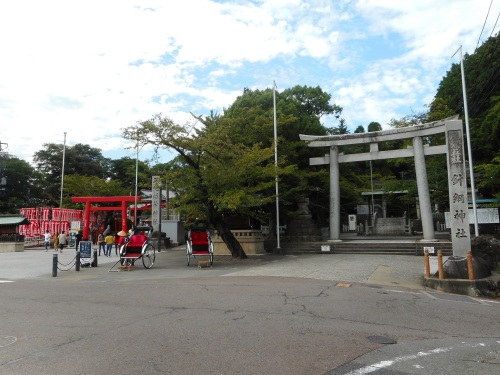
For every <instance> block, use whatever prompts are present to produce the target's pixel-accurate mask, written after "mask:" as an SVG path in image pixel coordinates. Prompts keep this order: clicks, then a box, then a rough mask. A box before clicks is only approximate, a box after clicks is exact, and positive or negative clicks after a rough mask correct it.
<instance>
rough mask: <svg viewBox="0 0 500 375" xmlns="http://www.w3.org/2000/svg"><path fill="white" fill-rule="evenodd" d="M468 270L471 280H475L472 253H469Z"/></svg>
mask: <svg viewBox="0 0 500 375" xmlns="http://www.w3.org/2000/svg"><path fill="white" fill-rule="evenodd" d="M467 270H468V271H469V280H474V279H475V277H474V265H473V264H472V252H471V251H470V250H469V251H467Z"/></svg>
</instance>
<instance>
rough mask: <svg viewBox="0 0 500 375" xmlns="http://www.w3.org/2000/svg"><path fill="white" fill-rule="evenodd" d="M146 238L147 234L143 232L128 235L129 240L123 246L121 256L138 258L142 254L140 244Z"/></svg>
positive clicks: (141, 244) (142, 243)
mask: <svg viewBox="0 0 500 375" xmlns="http://www.w3.org/2000/svg"><path fill="white" fill-rule="evenodd" d="M147 240H148V236H146V235H144V234H135V235H133V236H132V237H130V240H129V241H128V243H127V244H126V246H125V254H124V255H123V256H122V258H132V259H134V258H139V257H140V256H141V255H142V246H143V245H144V243H145V242H146V241H147Z"/></svg>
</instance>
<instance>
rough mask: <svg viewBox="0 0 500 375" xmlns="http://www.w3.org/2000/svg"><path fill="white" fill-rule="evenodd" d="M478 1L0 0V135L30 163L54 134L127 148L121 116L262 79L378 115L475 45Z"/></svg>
mask: <svg viewBox="0 0 500 375" xmlns="http://www.w3.org/2000/svg"><path fill="white" fill-rule="evenodd" d="M489 3H490V0H477V1H470V0H454V1H453V2H450V1H445V0H437V1H436V0H433V1H430V0H422V1H418V2H417V1H389V0H385V1H382V0H358V1H348V0H342V1H334V0H316V1H307V0H270V1H268V0H266V1H264V0H259V1H249V0H248V1H238V2H233V1H209V0H184V1H175V2H174V1H158V0H140V1H139V0H106V1H97V0H86V1H83V0H74V1H71V2H68V1H65V0H45V1H38V0H17V1H9V2H1V3H0V33H1V35H4V36H5V35H7V36H8V37H3V38H1V39H0V48H1V49H2V52H3V53H2V59H0V141H1V142H4V143H8V144H9V152H10V153H11V154H12V155H14V156H17V157H20V158H23V159H26V160H28V161H31V156H32V155H33V153H34V152H35V151H38V150H39V149H41V147H42V144H43V143H47V142H54V143H62V141H63V133H64V132H67V135H68V137H67V138H68V144H70V145H72V144H75V143H84V144H89V145H91V146H92V147H97V148H100V149H102V150H103V153H104V154H105V155H106V154H109V155H113V156H115V157H120V155H130V151H128V150H127V149H126V147H127V144H126V142H125V141H124V140H123V139H122V138H121V129H122V128H124V127H127V126H130V125H133V124H135V123H136V122H137V121H140V120H145V119H148V118H150V117H151V116H153V115H154V114H156V113H162V114H164V115H166V116H169V117H171V118H173V119H174V120H175V121H178V122H180V123H184V122H186V121H189V120H190V119H191V115H190V114H189V112H190V111H192V112H193V113H195V114H197V115H199V114H208V113H209V111H210V110H212V109H213V110H216V111H221V110H222V109H223V108H224V107H227V106H229V105H230V104H231V103H232V102H233V101H234V99H235V98H236V97H237V96H238V95H240V94H241V93H242V91H243V88H244V87H250V88H259V89H264V88H266V87H270V86H271V84H272V81H273V80H276V81H277V84H278V87H279V89H280V90H283V89H285V88H287V87H291V86H294V85H297V84H299V85H309V86H317V85H319V86H321V87H322V88H323V89H324V90H326V91H328V92H330V93H332V96H333V98H334V101H335V102H336V104H339V105H341V106H343V107H344V112H343V117H345V118H346V119H347V120H348V124H349V125H352V126H353V127H354V126H356V125H358V124H360V123H361V124H364V125H366V124H367V123H369V122H371V121H378V122H380V123H382V124H384V123H386V122H387V121H389V120H390V118H392V117H401V116H404V115H406V114H409V113H410V111H411V110H412V109H413V110H415V109H417V110H418V109H419V108H421V107H422V106H423V105H424V104H426V103H427V102H428V101H429V100H430V99H432V96H433V95H434V93H435V90H436V85H437V83H438V82H439V80H440V79H441V77H442V76H443V74H444V73H445V72H446V70H448V69H449V66H450V65H451V63H452V62H457V61H458V60H457V59H456V58H455V59H451V55H452V54H453V53H454V52H455V50H456V49H457V48H458V46H459V45H460V44H463V45H464V51H468V52H473V50H474V48H475V47H476V44H477V40H478V38H479V33H480V31H481V28H482V26H483V22H484V19H485V16H486V12H487V10H488V6H489ZM499 8H500V5H499V3H498V2H494V5H493V8H492V10H491V12H490V19H489V20H488V22H487V25H486V28H485V33H484V34H483V36H482V40H484V39H485V37H486V36H488V35H489V34H490V33H491V28H492V27H493V23H494V19H495V17H496V15H497V14H498V12H499ZM492 15H495V17H493V16H492ZM497 30H498V26H497ZM148 155H150V152H149V153H148V151H147V150H145V151H144V157H145V158H146V157H149V156H148Z"/></svg>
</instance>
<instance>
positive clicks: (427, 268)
mask: <svg viewBox="0 0 500 375" xmlns="http://www.w3.org/2000/svg"><path fill="white" fill-rule="evenodd" d="M424 262H425V277H427V278H429V277H431V265H430V263H429V250H425V251H424Z"/></svg>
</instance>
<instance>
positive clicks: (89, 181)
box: [63, 174, 130, 209]
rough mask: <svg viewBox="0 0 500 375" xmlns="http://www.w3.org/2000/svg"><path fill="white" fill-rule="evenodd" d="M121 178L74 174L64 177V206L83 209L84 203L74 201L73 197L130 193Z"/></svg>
mask: <svg viewBox="0 0 500 375" xmlns="http://www.w3.org/2000/svg"><path fill="white" fill-rule="evenodd" d="M129 193H130V192H129V190H128V189H126V188H124V187H123V186H122V184H121V182H120V181H119V180H109V179H104V178H99V177H97V176H82V175H79V174H72V175H68V176H65V177H64V189H63V205H64V207H69V208H76V209H83V208H84V204H83V203H73V202H72V201H71V198H72V197H97V196H99V197H110V196H121V195H129Z"/></svg>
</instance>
